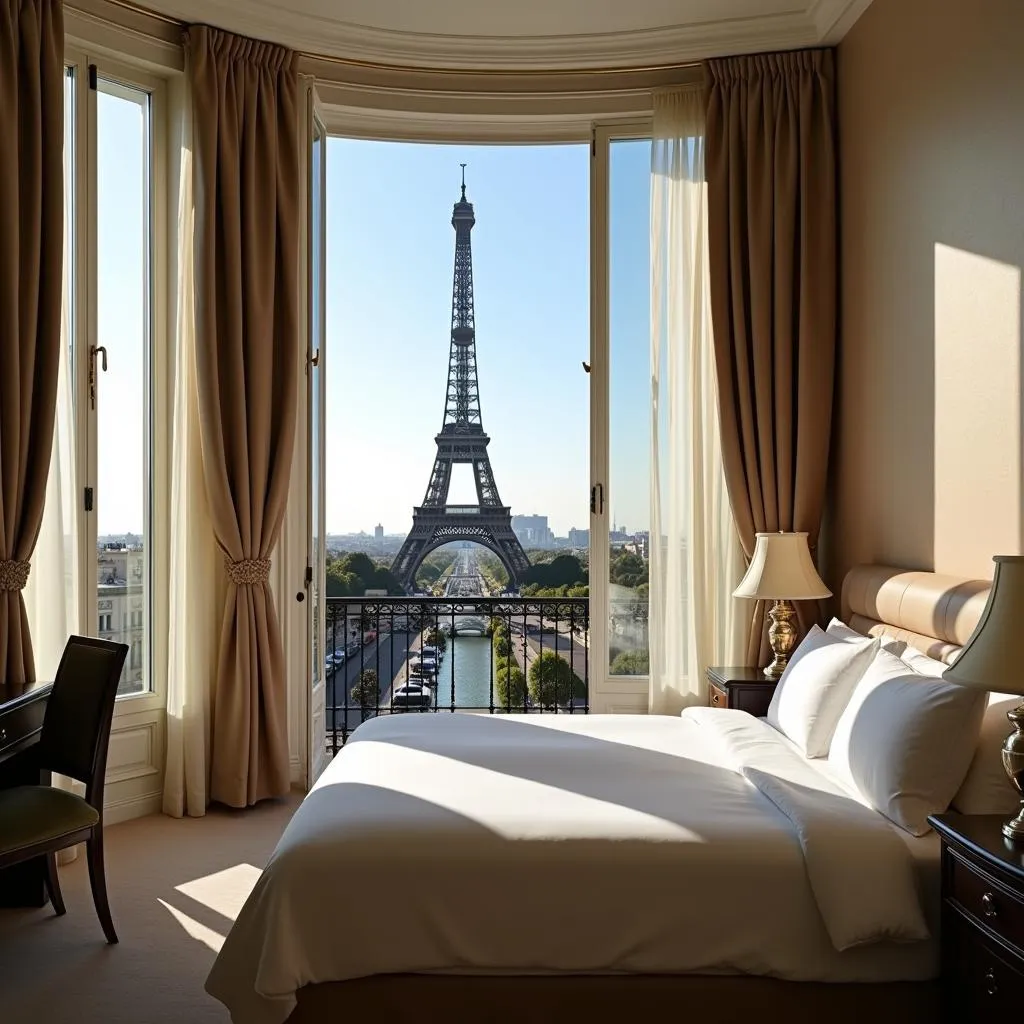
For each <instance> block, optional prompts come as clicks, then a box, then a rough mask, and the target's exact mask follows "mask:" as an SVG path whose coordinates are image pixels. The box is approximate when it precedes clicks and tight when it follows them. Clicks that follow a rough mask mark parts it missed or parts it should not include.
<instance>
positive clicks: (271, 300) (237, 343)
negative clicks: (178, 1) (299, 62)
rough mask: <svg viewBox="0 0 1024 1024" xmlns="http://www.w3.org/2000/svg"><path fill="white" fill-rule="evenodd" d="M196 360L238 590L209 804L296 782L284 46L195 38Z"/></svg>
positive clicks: (290, 82)
mask: <svg viewBox="0 0 1024 1024" xmlns="http://www.w3.org/2000/svg"><path fill="white" fill-rule="evenodd" d="M187 46H188V51H189V68H190V76H189V77H190V85H191V89H192V146H193V153H192V156H193V182H194V189H195V196H194V202H195V303H196V307H195V318H196V331H195V354H196V381H197V386H198V395H199V425H200V435H201V443H202V453H203V470H204V478H205V480H206V494H207V500H208V503H209V510H210V518H211V521H212V523H213V528H214V532H215V534H216V538H217V543H218V544H219V545H220V548H221V550H222V551H223V553H224V560H225V567H226V569H227V573H228V577H229V579H230V581H231V582H230V585H229V587H228V595H227V600H226V602H225V607H224V612H223V620H222V624H221V633H220V642H219V651H218V658H217V676H216V684H215V687H214V691H213V697H212V702H211V703H212V707H211V719H212V721H211V731H210V737H211V743H210V798H211V799H212V800H216V801H219V802H221V803H225V804H228V805H230V806H232V807H243V806H246V805H248V804H253V803H255V802H256V801H258V800H261V799H263V798H265V797H271V796H278V795H281V794H283V793H286V792H287V791H288V788H289V761H288V735H287V695H286V681H285V662H284V653H283V650H282V646H281V631H280V626H279V624H278V618H277V612H276V610H275V608H274V601H273V597H272V595H271V592H270V587H269V585H268V579H269V575H270V557H269V556H270V552H271V550H272V549H273V546H274V542H275V541H276V539H277V536H278V533H279V532H280V528H281V521H282V519H283V516H284V510H285V502H286V498H287V491H288V477H289V472H290V468H291V460H292V450H293V446H294V440H295V421H296V387H297V370H296V364H297V349H296V346H297V345H298V343H299V289H298V276H297V268H298V265H299V209H298V204H299V176H300V175H299V131H300V106H299V81H298V75H297V73H296V70H295V57H294V54H293V53H291V51H289V50H285V49H283V48H282V47H279V46H273V45H271V44H269V43H262V42H257V41H255V40H252V39H245V38H242V37H240V36H234V35H231V34H230V33H226V32H221V31H218V30H216V29H211V28H207V27H205V26H193V27H191V28H190V29H189V30H188V37H187Z"/></svg>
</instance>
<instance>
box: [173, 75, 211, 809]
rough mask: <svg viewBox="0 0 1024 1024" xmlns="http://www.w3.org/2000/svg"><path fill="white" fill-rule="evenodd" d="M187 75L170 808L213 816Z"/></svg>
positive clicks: (206, 531)
mask: <svg viewBox="0 0 1024 1024" xmlns="http://www.w3.org/2000/svg"><path fill="white" fill-rule="evenodd" d="M188 78H189V76H188V74H187V73H186V75H185V82H184V95H183V96H181V97H180V100H181V102H180V104H179V105H178V106H179V109H180V112H181V119H180V124H179V125H178V131H177V139H176V142H177V144H178V148H179V150H180V154H181V156H180V160H179V173H178V181H177V188H178V226H177V235H178V237H177V243H178V263H177V280H176V286H177V287H176V292H177V297H178V299H177V305H176V310H175V338H176V345H175V349H176V351H175V370H174V402H173V420H172V426H171V438H172V441H171V515H170V521H171V557H170V564H169V570H170V578H169V580H168V597H169V605H170V614H169V617H168V618H169V630H168V637H167V763H166V770H165V771H164V797H163V810H164V813H165V814H170V815H172V816H174V817H177V818H180V817H182V816H183V815H185V814H188V815H189V816H191V817H200V816H202V815H203V814H205V813H206V808H207V805H208V803H209V797H210V745H211V735H210V727H211V721H212V702H213V692H214V688H215V680H216V677H217V656H218V641H219V638H220V629H219V627H218V618H219V617H220V616H221V615H222V613H223V609H224V600H225V585H226V574H225V572H224V569H223V566H222V564H221V558H218V548H217V540H216V536H215V533H214V529H213V523H212V521H211V519H210V506H209V502H208V501H207V499H206V482H205V480H204V479H203V450H202V440H201V436H200V429H199V386H198V383H197V374H196V315H195V202H194V197H193V174H192V98H191V89H190V88H189V85H188Z"/></svg>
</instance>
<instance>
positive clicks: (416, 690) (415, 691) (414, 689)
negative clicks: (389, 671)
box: [391, 683, 434, 711]
mask: <svg viewBox="0 0 1024 1024" xmlns="http://www.w3.org/2000/svg"><path fill="white" fill-rule="evenodd" d="M433 702H434V696H433V694H432V693H431V692H430V690H429V689H427V687H426V686H424V685H423V684H422V683H406V684H405V686H399V687H398V689H396V690H394V691H393V692H392V694H391V704H392V707H393V708H394V709H395V711H429V710H430V708H431V705H432V704H433Z"/></svg>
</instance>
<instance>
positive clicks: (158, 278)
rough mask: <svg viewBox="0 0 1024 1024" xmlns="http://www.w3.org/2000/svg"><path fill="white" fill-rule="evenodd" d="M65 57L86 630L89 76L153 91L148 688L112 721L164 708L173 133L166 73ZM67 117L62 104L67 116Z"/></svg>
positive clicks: (93, 441) (93, 527)
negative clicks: (69, 86) (71, 82)
mask: <svg viewBox="0 0 1024 1024" xmlns="http://www.w3.org/2000/svg"><path fill="white" fill-rule="evenodd" d="M64 65H65V67H66V68H73V69H74V76H75V89H74V98H75V110H74V111H73V112H72V113H71V115H70V116H72V117H73V118H74V122H75V129H74V144H75V157H76V159H75V165H74V185H73V189H72V192H73V195H74V204H75V209H74V260H75V270H76V273H75V276H74V279H73V281H72V282H71V287H70V289H69V294H71V293H73V296H74V301H73V309H72V310H71V311H70V317H71V319H72V321H73V338H74V341H75V345H74V348H73V350H72V376H73V379H74V385H73V386H74V396H75V397H74V401H75V434H76V451H75V455H76V463H77V470H78V486H79V490H80V494H79V496H78V500H77V501H76V507H77V509H78V520H77V529H78V536H79V539H80V544H79V565H78V578H79V609H80V613H79V614H80V623H81V624H84V625H85V627H86V628H85V631H86V632H91V631H92V629H91V625H92V624H93V623H96V622H98V619H97V601H98V592H97V583H98V580H97V576H98V572H97V558H96V544H97V521H96V516H95V514H94V513H93V512H89V511H86V509H85V500H84V489H85V488H88V487H92V488H93V489H94V495H95V499H94V507H95V504H96V502H98V501H100V500H102V496H101V495H100V494H99V493H98V490H97V485H96V479H97V468H98V462H97V459H98V454H99V453H98V451H97V438H96V415H95V412H94V411H93V410H92V409H91V408H90V402H89V356H88V354H89V351H90V348H91V346H93V345H97V344H99V340H98V323H97V312H98V304H97V283H98V280H97V229H98V225H97V203H96V197H97V185H98V182H97V126H98V122H97V109H96V108H97V90H95V89H93V88H92V86H91V83H90V74H91V71H90V69H91V68H92V67H95V69H96V75H97V77H98V78H99V79H102V80H104V81H105V82H113V83H115V85H123V86H125V87H127V88H130V89H134V90H141V91H144V92H146V93H148V94H149V96H150V104H149V135H150V149H149V177H150V181H149V197H148V198H149V245H148V249H149V252H148V258H149V281H150V289H149V296H148V310H147V313H148V320H149V351H148V352H147V353H146V354H145V357H144V358H145V366H146V375H147V378H148V381H147V383H148V387H149V395H148V412H149V415H148V431H149V435H150V436H149V439H148V441H149V443H148V445H147V446H146V459H147V465H146V469H147V470H148V474H147V475H148V484H149V496H148V504H149V524H148V525H149V536H147V537H146V545H147V547H150V548H151V550H150V552H149V553H148V559H147V561H148V567H149V579H148V580H147V581H146V603H147V607H146V609H145V611H144V617H145V615H146V614H148V618H149V622H148V623H145V624H144V626H143V628H144V629H146V631H147V634H148V635H147V645H146V646H147V647H148V662H149V663H148V665H146V664H145V662H146V660H147V659H146V658H145V657H144V658H143V663H144V670H145V671H146V672H147V674H148V681H149V689H146V690H143V691H141V692H138V693H126V694H119V695H118V698H117V701H116V703H115V708H114V717H115V720H116V719H118V718H120V717H122V716H125V715H130V714H137V713H140V712H154V711H163V710H165V708H166V703H167V697H166V694H167V685H166V675H167V668H166V666H167V633H168V594H167V588H166V587H165V586H162V585H160V581H161V580H166V579H167V578H168V575H167V573H168V568H169V565H168V563H169V537H170V516H169V505H170V501H169V498H170V494H169V465H170V463H169V460H170V431H171V422H170V410H171V403H170V390H171V387H172V386H173V374H172V372H171V371H172V370H173V360H172V359H171V351H170V348H171V346H170V344H169V334H170V331H169V324H170V317H169V305H168V294H169V288H168V251H167V248H168V245H169V244H171V241H172V239H171V236H170V234H169V232H168V213H169V211H168V190H167V162H168V154H169V152H170V147H169V139H168V117H167V109H168V93H169V86H170V83H169V80H168V77H165V76H161V75H158V74H153V73H152V72H150V71H147V70H144V69H142V68H139V67H136V66H134V65H133V64H132V63H130V62H124V61H121V60H115V59H112V58H110V57H107V56H106V54H105V51H104V52H97V53H94V52H90V51H89V50H88V49H84V48H83V49H79V48H77V47H74V46H72V45H68V44H66V45H65V48H64ZM67 116H69V115H68V112H65V117H67Z"/></svg>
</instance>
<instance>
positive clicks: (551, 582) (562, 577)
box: [520, 555, 587, 587]
mask: <svg viewBox="0 0 1024 1024" xmlns="http://www.w3.org/2000/svg"><path fill="white" fill-rule="evenodd" d="M520 582H521V583H523V584H531V583H534V584H536V585H537V586H539V587H571V586H575V585H576V584H577V583H586V582H587V572H586V570H585V569H584V568H583V566H582V564H581V563H580V560H579V559H578V558H577V557H576V556H575V555H556V556H555V557H554V558H553V559H552V560H551V561H550V562H537V563H536V564H534V565H531V566H530V568H529V569H527V570H526V572H524V573H523V575H522V579H521V580H520Z"/></svg>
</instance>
